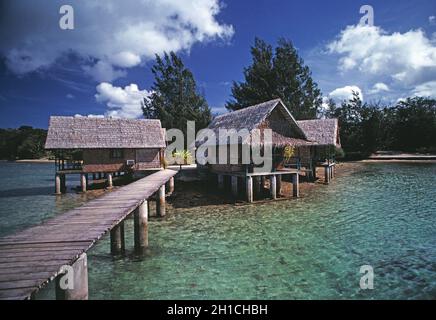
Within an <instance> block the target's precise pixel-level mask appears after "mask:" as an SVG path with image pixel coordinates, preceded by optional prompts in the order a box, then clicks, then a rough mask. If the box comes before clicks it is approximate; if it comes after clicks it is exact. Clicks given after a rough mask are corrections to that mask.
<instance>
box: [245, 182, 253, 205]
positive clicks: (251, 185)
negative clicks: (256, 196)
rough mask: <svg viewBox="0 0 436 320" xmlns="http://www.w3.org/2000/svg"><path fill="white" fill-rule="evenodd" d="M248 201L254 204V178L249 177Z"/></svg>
mask: <svg viewBox="0 0 436 320" xmlns="http://www.w3.org/2000/svg"><path fill="white" fill-rule="evenodd" d="M246 179H247V180H246V181H247V201H248V202H253V178H252V177H247V178H246Z"/></svg>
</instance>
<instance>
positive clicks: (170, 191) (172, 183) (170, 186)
mask: <svg viewBox="0 0 436 320" xmlns="http://www.w3.org/2000/svg"><path fill="white" fill-rule="evenodd" d="M168 189H169V190H168V192H169V193H170V194H171V193H173V192H174V177H171V178H170V180H169V181H168Z"/></svg>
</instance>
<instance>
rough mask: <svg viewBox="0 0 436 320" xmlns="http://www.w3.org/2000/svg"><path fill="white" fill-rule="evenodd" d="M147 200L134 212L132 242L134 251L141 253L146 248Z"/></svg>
mask: <svg viewBox="0 0 436 320" xmlns="http://www.w3.org/2000/svg"><path fill="white" fill-rule="evenodd" d="M147 202H148V201H147V200H144V202H143V203H142V204H141V205H140V206H139V207H138V208H137V209H136V210H135V212H134V220H133V225H134V241H135V251H136V252H137V253H143V252H144V250H145V249H146V248H147V247H148V204H147Z"/></svg>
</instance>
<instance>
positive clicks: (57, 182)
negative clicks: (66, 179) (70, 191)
mask: <svg viewBox="0 0 436 320" xmlns="http://www.w3.org/2000/svg"><path fill="white" fill-rule="evenodd" d="M55 194H61V176H60V174H58V173H56V175H55Z"/></svg>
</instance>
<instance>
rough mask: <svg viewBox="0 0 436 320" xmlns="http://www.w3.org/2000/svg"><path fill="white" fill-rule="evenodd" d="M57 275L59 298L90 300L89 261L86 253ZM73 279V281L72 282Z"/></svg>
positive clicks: (57, 293) (57, 297) (57, 295)
mask: <svg viewBox="0 0 436 320" xmlns="http://www.w3.org/2000/svg"><path fill="white" fill-rule="evenodd" d="M65 270H67V272H66V273H63V274H60V275H58V276H57V277H56V299H57V300H88V261H87V256H86V253H82V255H81V256H80V257H79V258H78V259H77V260H76V261H75V262H74V263H73V265H72V266H71V267H67V268H66V269H65ZM70 281H72V283H71V282H70Z"/></svg>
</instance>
